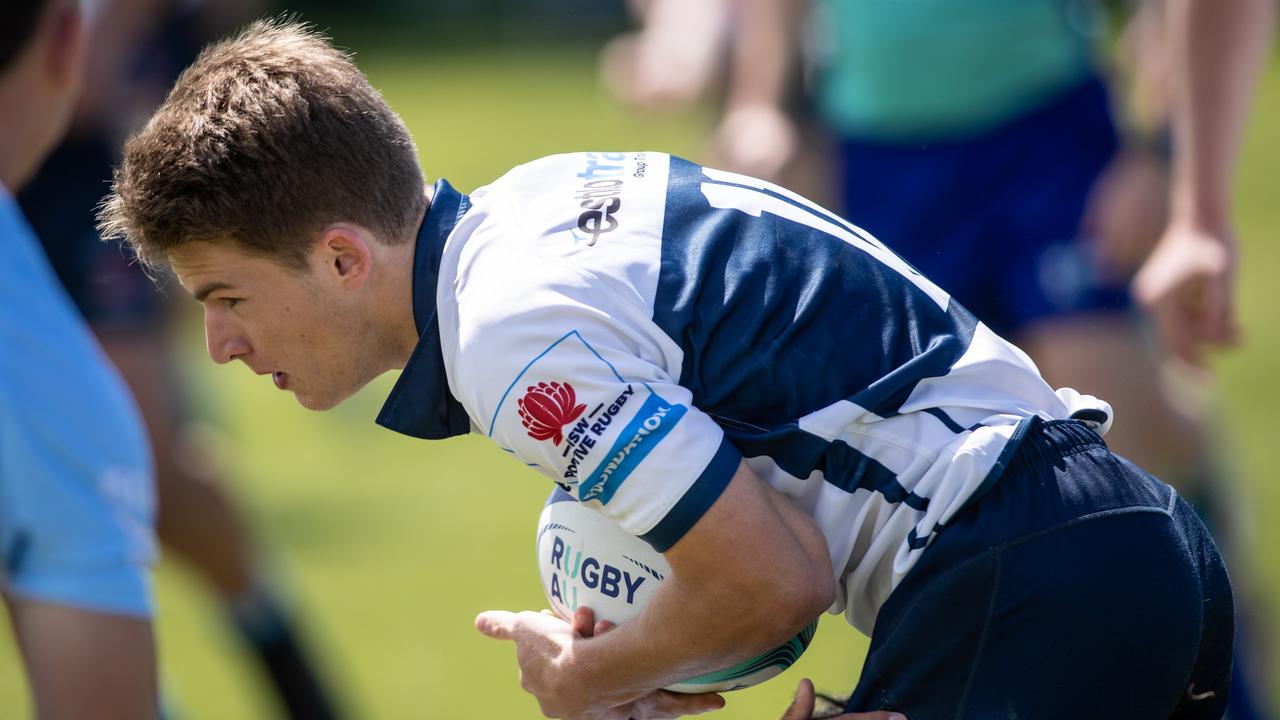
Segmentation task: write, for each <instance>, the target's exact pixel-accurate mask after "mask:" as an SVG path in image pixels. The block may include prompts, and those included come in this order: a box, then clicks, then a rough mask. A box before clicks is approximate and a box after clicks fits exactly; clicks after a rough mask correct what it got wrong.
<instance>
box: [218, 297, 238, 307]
mask: <svg viewBox="0 0 1280 720" xmlns="http://www.w3.org/2000/svg"><path fill="white" fill-rule="evenodd" d="M222 302H223V303H225V304H226V306H227V308H233V307H235V306H236V305H238V304H239V303H240V298H222Z"/></svg>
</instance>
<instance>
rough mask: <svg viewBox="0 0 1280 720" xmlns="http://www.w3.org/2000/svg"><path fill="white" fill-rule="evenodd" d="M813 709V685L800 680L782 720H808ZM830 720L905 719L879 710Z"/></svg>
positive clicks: (806, 680)
mask: <svg viewBox="0 0 1280 720" xmlns="http://www.w3.org/2000/svg"><path fill="white" fill-rule="evenodd" d="M813 707H814V692H813V683H812V682H810V681H809V680H808V679H804V680H801V681H800V687H798V688H796V698H795V700H792V701H791V706H790V707H788V708H787V711H786V712H785V713H783V714H782V720H810V718H812V717H813ZM831 720H907V718H906V716H904V715H901V714H899V713H895V712H886V711H883V710H881V711H878V712H869V713H845V714H844V715H837V716H836V717H834V718H831Z"/></svg>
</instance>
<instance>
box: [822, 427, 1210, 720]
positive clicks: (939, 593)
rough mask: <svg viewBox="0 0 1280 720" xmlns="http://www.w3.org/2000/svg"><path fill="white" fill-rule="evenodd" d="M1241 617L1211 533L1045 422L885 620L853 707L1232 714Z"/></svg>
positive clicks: (919, 712)
mask: <svg viewBox="0 0 1280 720" xmlns="http://www.w3.org/2000/svg"><path fill="white" fill-rule="evenodd" d="M1233 632H1234V620H1233V615H1232V605H1231V587H1230V584H1229V582H1228V579H1227V572H1226V568H1225V567H1224V565H1223V562H1222V558H1221V556H1220V555H1219V554H1218V550H1217V547H1216V546H1215V545H1214V542H1213V539H1212V538H1211V537H1210V536H1209V533H1208V531H1207V530H1206V529H1205V527H1204V525H1203V524H1202V523H1201V522H1200V520H1199V518H1198V517H1197V516H1196V514H1195V512H1194V511H1193V510H1192V509H1191V507H1190V506H1189V505H1188V504H1187V503H1185V502H1183V501H1182V499H1181V498H1179V497H1178V496H1177V494H1176V493H1174V491H1173V489H1172V488H1170V487H1169V486H1168V485H1165V484H1164V483H1162V482H1160V481H1159V480H1157V479H1155V478H1154V477H1152V476H1151V475H1149V474H1147V473H1145V472H1143V471H1142V470H1141V469H1139V468H1137V467H1136V466H1134V465H1133V464H1131V463H1129V462H1128V461H1126V460H1124V459H1123V458H1120V457H1117V456H1115V455H1113V454H1111V452H1110V451H1108V450H1107V448H1106V446H1105V445H1104V444H1103V443H1102V440H1101V439H1100V438H1099V437H1098V436H1097V435H1096V434H1095V433H1093V432H1092V431H1091V430H1089V429H1088V428H1086V427H1085V426H1084V425H1081V424H1079V423H1077V422H1075V421H1070V420H1064V421H1050V422H1039V421H1037V422H1036V423H1035V424H1034V425H1033V426H1032V427H1031V429H1030V431H1029V432H1028V434H1027V435H1026V437H1025V439H1024V440H1023V442H1022V444H1021V446H1020V447H1019V448H1018V450H1017V451H1016V454H1015V457H1014V459H1013V461H1012V462H1011V463H1010V465H1009V467H1008V469H1007V470H1006V471H1005V473H1004V474H1003V475H1002V476H1001V478H1000V479H999V480H998V481H997V482H996V483H995V484H994V485H993V487H992V488H991V489H990V490H989V491H988V492H987V494H986V495H984V496H982V497H981V498H980V499H979V500H977V501H976V502H974V503H973V504H972V505H970V506H969V507H968V508H967V509H965V510H963V511H962V512H961V513H960V514H959V515H958V516H956V518H955V519H954V520H953V521H952V522H951V523H949V524H948V526H947V527H946V528H945V529H944V530H943V531H942V532H941V533H940V534H939V535H938V537H937V538H936V539H935V541H934V543H933V545H931V546H930V548H929V549H928V550H927V551H926V552H925V553H924V555H923V556H922V557H921V558H920V562H919V563H918V564H917V565H916V567H914V568H913V569H912V570H911V571H910V572H909V573H908V574H907V576H906V578H904V579H903V581H902V584H901V585H899V586H898V587H897V588H896V589H895V590H894V592H893V594H892V595H890V596H889V599H888V601H887V602H886V603H885V605H884V607H883V608H882V609H881V611H880V614H879V616H878V617H877V618H876V624H875V629H874V632H873V633H872V636H871V648H870V651H869V652H868V655H867V659H866V662H865V665H864V667H863V670H862V676H861V678H860V679H859V681H858V685H857V687H856V689H855V690H854V693H853V695H852V697H851V698H850V699H849V702H848V705H847V708H848V709H849V710H853V711H871V710H882V709H888V710H897V711H901V712H903V713H905V714H906V716H907V717H908V718H911V720H940V719H941V718H956V719H960V718H964V719H966V720H967V719H971V718H979V719H982V720H987V719H991V718H1026V719H1028V720H1056V719H1059V718H1061V719H1062V720H1080V719H1081V718H1125V720H1144V719H1147V718H1150V719H1151V720H1156V719H1157V718H1159V719H1162V720H1163V719H1164V718H1220V717H1221V716H1222V714H1223V711H1224V709H1225V707H1226V703H1227V693H1228V690H1229V686H1230V675H1231V648H1232V638H1233Z"/></svg>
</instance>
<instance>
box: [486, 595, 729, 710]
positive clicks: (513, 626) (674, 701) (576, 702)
mask: <svg viewBox="0 0 1280 720" xmlns="http://www.w3.org/2000/svg"><path fill="white" fill-rule="evenodd" d="M612 627H613V626H612V625H611V624H609V623H607V622H601V623H596V622H594V618H593V616H592V614H591V610H590V609H588V608H579V609H578V611H577V612H575V613H574V617H573V620H572V622H566V621H565V620H563V619H561V618H560V617H559V616H557V615H555V614H554V613H551V612H549V611H543V612H541V613H535V612H522V613H511V612H506V611H504V610H490V611H487V612H483V613H480V614H479V615H478V616H476V629H478V630H479V631H480V632H482V633H484V634H485V635H488V636H489V637H491V638H495V639H497V640H512V641H514V642H515V644H516V662H518V663H519V665H520V687H522V688H524V690H525V691H526V692H528V693H530V694H532V695H533V696H534V697H535V698H537V699H538V705H539V707H540V708H541V709H542V713H543V714H544V715H546V716H547V717H555V718H573V719H581V720H628V718H631V719H633V720H659V719H660V718H676V717H680V716H682V715H697V714H700V713H704V712H710V711H712V710H719V709H720V708H722V707H724V699H723V698H721V697H720V696H719V695H716V694H714V693H707V694H703V695H686V694H682V693H673V692H668V691H666V690H656V691H652V692H649V693H646V694H644V695H641V696H640V697H638V698H635V699H633V700H630V701H628V702H626V703H623V704H621V705H614V706H608V705H603V706H602V705H601V704H600V699H599V693H598V692H596V688H595V687H593V686H589V684H587V683H583V682H582V681H581V678H580V677H579V674H578V672H577V671H576V670H575V668H574V667H573V661H574V658H573V656H574V644H575V643H577V642H584V641H589V640H590V639H592V638H593V637H594V636H595V635H596V634H597V633H603V632H606V631H608V630H609V629H611V628H612Z"/></svg>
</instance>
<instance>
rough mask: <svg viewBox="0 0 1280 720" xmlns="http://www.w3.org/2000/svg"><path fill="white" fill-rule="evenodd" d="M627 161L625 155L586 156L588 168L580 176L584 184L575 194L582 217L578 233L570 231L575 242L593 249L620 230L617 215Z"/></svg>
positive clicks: (602, 154) (579, 216) (591, 153)
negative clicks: (610, 234)
mask: <svg viewBox="0 0 1280 720" xmlns="http://www.w3.org/2000/svg"><path fill="white" fill-rule="evenodd" d="M626 157H627V156H626V154H624V153H594V152H589V153H586V158H587V166H586V167H585V168H583V170H582V172H580V173H578V177H579V178H581V179H582V180H583V183H582V186H581V187H579V188H578V189H577V191H575V192H574V194H573V199H574V200H578V201H579V202H578V207H580V208H582V210H583V212H582V213H581V214H580V215H578V228H577V231H573V230H570V232H571V233H573V239H574V241H575V242H585V243H586V244H587V245H588V246H592V245H595V244H596V241H597V240H599V239H600V236H601V235H607V234H608V233H611V232H613V231H614V230H617V229H618V218H617V217H616V214H617V213H618V211H619V210H621V209H622V185H623V180H622V178H623V175H625V174H626V171H627V168H626V166H625V165H624V164H623V161H625V160H626ZM580 233H581V234H580Z"/></svg>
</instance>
